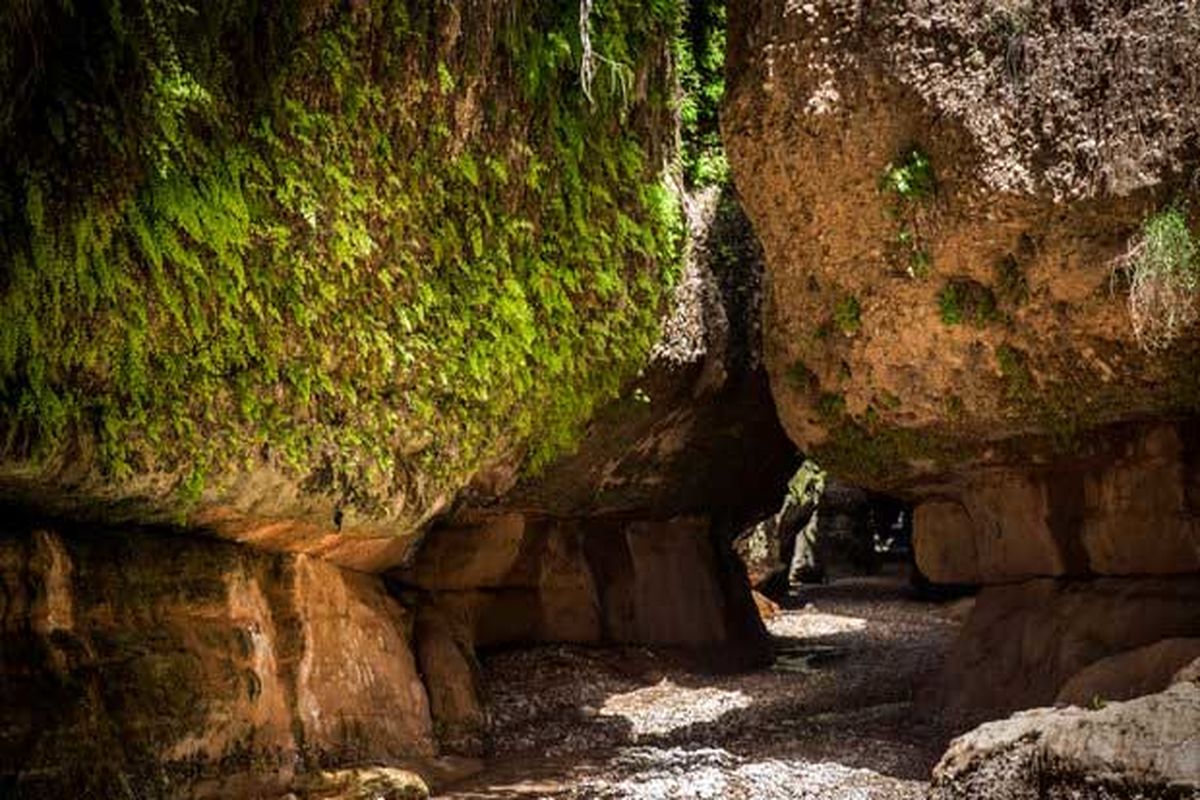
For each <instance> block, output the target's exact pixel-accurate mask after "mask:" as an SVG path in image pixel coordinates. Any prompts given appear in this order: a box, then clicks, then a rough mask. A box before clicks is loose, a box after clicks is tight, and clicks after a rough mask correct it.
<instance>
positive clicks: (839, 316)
mask: <svg viewBox="0 0 1200 800" xmlns="http://www.w3.org/2000/svg"><path fill="white" fill-rule="evenodd" d="M833 321H834V322H835V323H837V326H838V329H839V330H841V332H842V333H844V334H845V335H846V336H853V335H854V334H856V333H858V330H859V328H861V327H862V305H861V304H859V302H858V298H857V297H854V296H853V295H848V296H846V297H843V298H842V299H841V300H839V301H838V302H837V305H836V306H834V309H833Z"/></svg>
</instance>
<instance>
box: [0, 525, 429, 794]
mask: <svg viewBox="0 0 1200 800" xmlns="http://www.w3.org/2000/svg"><path fill="white" fill-rule="evenodd" d="M410 626H411V622H410V615H409V612H407V611H406V610H405V609H403V608H402V607H401V606H400V605H399V604H398V603H397V602H396V601H395V600H394V599H393V598H392V597H391V596H390V595H389V594H388V592H387V591H386V589H385V588H384V585H383V582H382V580H381V579H379V578H378V577H374V576H368V575H363V574H360V573H354V572H349V571H345V570H342V569H339V568H337V567H335V566H333V565H331V564H328V563H326V562H323V561H320V560H318V559H310V558H307V557H304V556H299V557H285V556H268V555H262V554H255V553H253V552H251V551H249V550H248V549H246V548H244V547H239V546H236V545H232V544H227V543H222V542H215V541H211V540H204V539H197V538H194V537H188V536H180V535H177V534H172V533H171V532H169V531H161V530H160V531H150V532H147V531H138V530H121V531H103V530H96V529H86V530H84V529H79V528H75V527H71V526H60V527H55V528H44V527H41V526H40V525H39V526H29V525H22V524H20V523H13V522H9V523H8V524H7V526H6V528H5V530H4V532H3V533H2V534H0V673H2V675H3V680H0V794H3V795H4V796H5V797H18V798H19V797H67V796H71V797H84V796H97V797H114V798H124V797H139V798H159V797H164V798H165V797H214V796H231V795H232V796H259V795H263V794H267V795H269V794H271V793H272V792H282V791H284V790H285V789H286V788H287V787H288V785H289V784H290V782H291V780H292V779H293V778H295V777H297V776H299V775H301V774H303V773H305V772H306V771H310V770H312V769H315V768H316V767H318V766H333V765H339V764H346V763H361V762H364V761H365V762H370V763H376V764H395V763H397V762H398V761H407V760H410V759H417V760H420V759H427V758H429V757H431V756H433V755H434V754H435V752H436V744H435V741H434V736H433V734H434V732H433V730H432V727H431V724H430V717H429V707H428V702H427V699H426V693H425V688H424V686H423V685H422V682H421V678H420V676H419V674H418V672H417V665H416V663H415V661H414V658H413V655H412V653H411V651H410V645H409V629H410Z"/></svg>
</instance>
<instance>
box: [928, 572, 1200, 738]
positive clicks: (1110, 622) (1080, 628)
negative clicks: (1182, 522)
mask: <svg viewBox="0 0 1200 800" xmlns="http://www.w3.org/2000/svg"><path fill="white" fill-rule="evenodd" d="M1197 637H1200V581H1197V580H1195V578H1192V577H1182V576H1181V577H1177V578H1142V579H1118V578H1104V579H1098V580H1093V581H1078V582H1074V581H1062V580H1049V579H1040V580H1030V581H1026V582H1024V583H1019V584H1011V585H1003V586H987V587H984V589H983V590H982V591H981V592H980V593H979V595H978V597H977V598H976V601H975V606H974V608H973V609H972V612H971V615H970V617H968V619H967V621H966V624H965V625H964V626H963V627H962V629H961V631H960V633H959V637H958V639H957V640H956V641H955V643H954V645H953V646H952V648H951V650H950V652H949V654H948V655H947V657H946V660H945V663H944V665H943V667H942V671H941V673H940V675H939V676H938V677H937V679H936V680H935V681H934V682H933V684H931V686H930V687H929V689H928V690H927V692H926V693H925V694H924V696H923V705H925V707H928V708H932V709H936V710H937V712H938V713H940V714H943V715H947V716H951V717H955V718H965V719H968V720H979V719H994V718H995V717H997V716H1000V715H1003V714H1007V713H1011V712H1013V711H1016V710H1018V709H1022V708H1032V707H1035V706H1044V705H1049V704H1051V703H1053V702H1054V700H1055V698H1056V697H1058V696H1059V692H1060V691H1061V690H1062V689H1063V688H1064V686H1065V685H1066V684H1067V683H1068V681H1070V680H1071V679H1072V678H1073V677H1074V676H1077V675H1078V674H1079V673H1080V671H1081V670H1084V669H1085V668H1087V667H1089V666H1090V665H1093V664H1096V663H1097V662H1099V661H1101V659H1106V658H1108V657H1110V656H1117V655H1118V654H1121V653H1127V652H1129V651H1131V650H1136V649H1137V648H1142V647H1146V646H1148V645H1153V644H1155V643H1157V642H1160V641H1161V640H1164V639H1174V638H1191V639H1194V638H1197ZM1168 677H1169V676H1168ZM1141 680H1142V678H1141V677H1139V674H1138V673H1137V672H1136V671H1131V672H1124V673H1113V683H1111V684H1108V685H1109V687H1110V688H1109V691H1110V692H1112V694H1113V696H1130V693H1131V692H1133V691H1135V690H1136V687H1137V685H1138V684H1139V682H1140V681H1141ZM1088 699H1090V698H1088Z"/></svg>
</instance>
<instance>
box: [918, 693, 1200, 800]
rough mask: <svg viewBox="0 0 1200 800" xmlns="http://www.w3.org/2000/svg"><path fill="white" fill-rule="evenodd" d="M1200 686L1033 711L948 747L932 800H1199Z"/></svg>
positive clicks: (936, 772)
mask: <svg viewBox="0 0 1200 800" xmlns="http://www.w3.org/2000/svg"><path fill="white" fill-rule="evenodd" d="M1198 732H1200V684H1196V683H1191V682H1188V683H1179V684H1176V685H1175V686H1173V687H1171V688H1169V689H1167V690H1166V691H1164V692H1162V693H1161V694H1152V695H1148V696H1146V697H1140V698H1138V699H1136V700H1130V701H1128V702H1124V703H1112V704H1110V705H1108V706H1106V707H1105V708H1102V709H1099V710H1096V711H1088V710H1084V709H1080V708H1074V707H1071V708H1064V709H1050V708H1039V709H1034V710H1032V711H1025V712H1022V713H1019V714H1015V715H1013V716H1012V717H1010V718H1009V719H1006V720H1001V721H997V722H989V723H987V724H985V725H982V726H980V727H978V728H976V729H975V730H973V731H971V732H970V733H967V734H965V735H963V736H960V737H959V738H957V739H955V740H954V741H953V742H952V743H951V745H950V748H949V749H948V750H947V751H946V755H945V756H943V758H942V760H941V761H940V762H939V763H938V765H937V766H936V767H935V768H934V770H933V786H932V789H931V791H930V798H931V800H960V799H961V800H966V799H967V798H971V799H972V800H974V798H981V797H987V798H990V799H992V800H1067V799H1068V798H1079V797H1087V798H1094V799H1095V800H1118V799H1120V800H1124V799H1126V798H1128V799H1129V800H1135V799H1137V800H1150V799H1155V800H1159V799H1161V800H1168V799H1169V800H1185V799H1188V800H1191V799H1194V798H1196V797H1200V738H1198V737H1200V733H1198Z"/></svg>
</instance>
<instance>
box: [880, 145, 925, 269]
mask: <svg viewBox="0 0 1200 800" xmlns="http://www.w3.org/2000/svg"><path fill="white" fill-rule="evenodd" d="M879 191H880V192H882V193H883V194H884V195H886V196H888V197H890V198H891V200H892V204H891V205H890V206H889V208H888V214H889V215H890V216H891V217H892V218H894V219H895V220H896V234H895V238H894V241H893V242H892V243H891V244H892V249H893V250H894V251H896V252H895V253H894V255H893V260H894V261H896V262H898V263H899V265H903V269H904V271H905V272H906V273H907V274H908V276H909V277H910V278H915V279H924V278H926V277H928V276H929V274H930V273H931V272H932V271H933V254H932V253H931V252H930V249H929V245H928V242H927V241H926V236H925V233H924V231H925V230H926V229H927V228H928V219H927V217H928V212H927V209H926V206H927V205H928V203H929V201H930V200H932V199H933V197H934V195H935V194H936V193H937V179H936V177H935V176H934V173H933V164H932V162H931V161H930V159H929V156H928V155H927V154H926V153H925V152H924V151H922V150H920V149H918V148H911V149H909V150H908V151H907V152H906V153H905V154H904V155H903V156H901V157H900V158H899V159H897V160H896V161H893V162H892V163H889V164H888V165H887V166H886V167H885V168H884V170H883V174H882V175H880V177H879Z"/></svg>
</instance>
